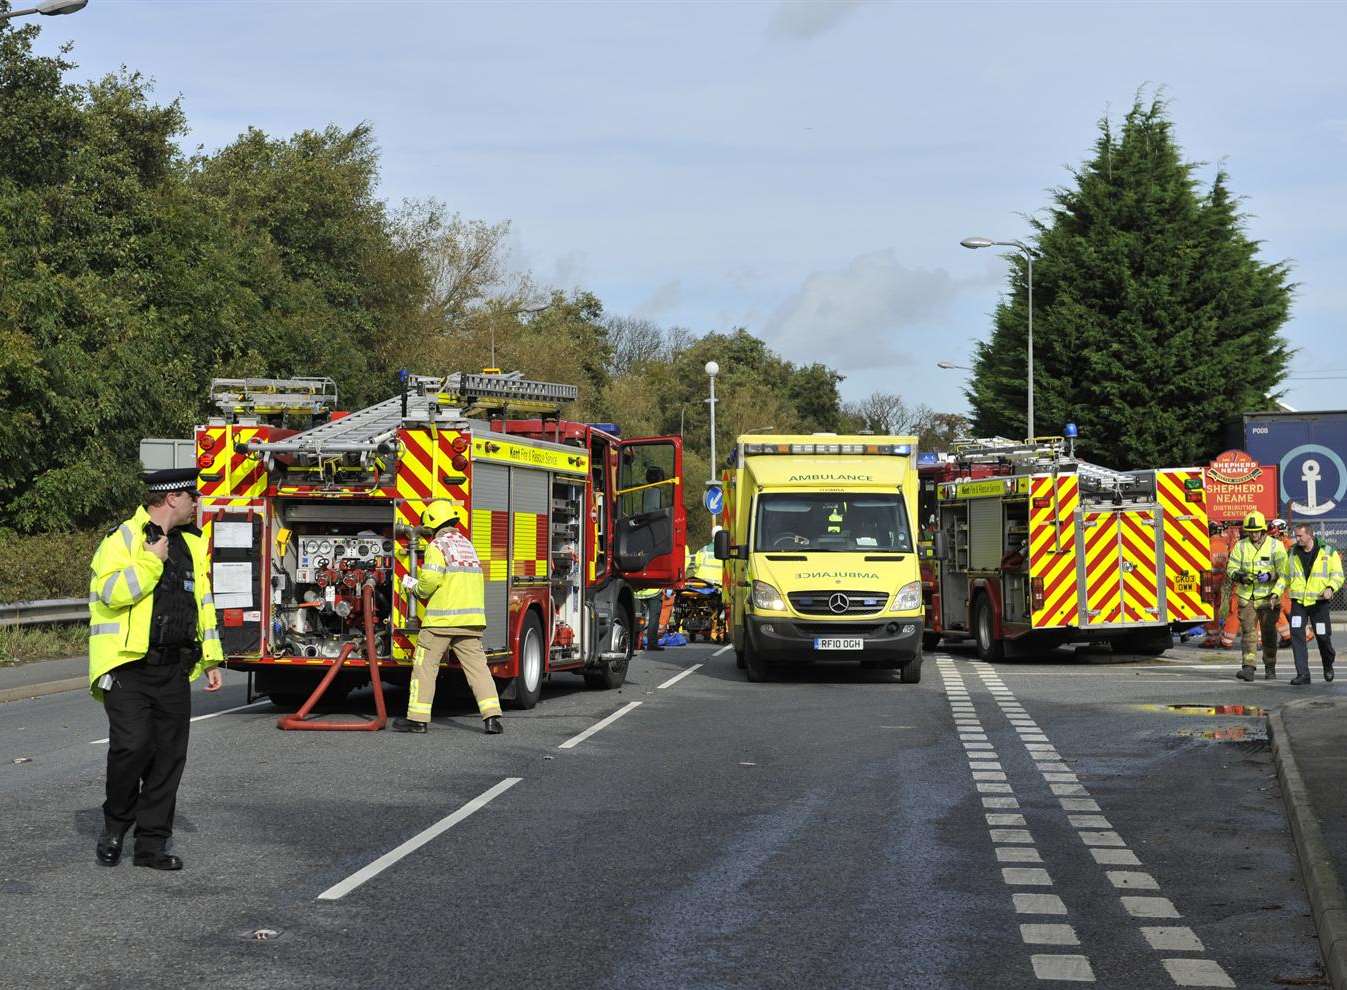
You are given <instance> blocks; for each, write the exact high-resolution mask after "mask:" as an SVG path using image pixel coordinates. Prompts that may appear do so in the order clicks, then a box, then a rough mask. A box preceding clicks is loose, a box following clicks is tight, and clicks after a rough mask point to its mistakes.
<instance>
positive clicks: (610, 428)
mask: <svg viewBox="0 0 1347 990" xmlns="http://www.w3.org/2000/svg"><path fill="white" fill-rule="evenodd" d="M585 425H586V426H588V427H589V428H590V429H592V430H602V431H603V432H604V433H611V434H612V435H613V436H615V437H618V436H621V435H622V434H621V433H620V432H619V431H618V428H617V424H616V423H586V424H585Z"/></svg>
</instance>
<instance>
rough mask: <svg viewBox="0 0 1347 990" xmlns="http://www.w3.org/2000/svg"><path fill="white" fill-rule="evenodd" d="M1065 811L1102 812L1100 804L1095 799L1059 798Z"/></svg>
mask: <svg viewBox="0 0 1347 990" xmlns="http://www.w3.org/2000/svg"><path fill="white" fill-rule="evenodd" d="M1058 802H1059V803H1060V804H1061V806H1062V810H1063V811H1100V810H1102V809H1101V808H1100V807H1099V802H1098V801H1096V800H1094V798H1059V799H1058Z"/></svg>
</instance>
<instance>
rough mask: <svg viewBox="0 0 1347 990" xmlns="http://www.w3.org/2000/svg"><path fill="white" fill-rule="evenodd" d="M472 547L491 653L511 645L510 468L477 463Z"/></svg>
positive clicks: (486, 647) (473, 483) (488, 646)
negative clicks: (483, 591) (481, 583)
mask: <svg viewBox="0 0 1347 990" xmlns="http://www.w3.org/2000/svg"><path fill="white" fill-rule="evenodd" d="M471 535H472V545H473V548H474V549H476V551H477V556H478V558H479V559H480V560H481V561H482V575H483V577H484V578H485V579H486V635H485V636H484V637H483V640H482V645H483V647H484V648H485V649H486V650H487V651H488V652H490V651H492V650H505V649H508V648H509V645H510V630H509V625H508V617H509V607H510V574H509V567H510V557H509V554H510V469H509V468H508V467H504V466H502V465H500V464H487V463H485V462H482V461H478V462H477V463H476V464H474V465H473V471H472V534H471Z"/></svg>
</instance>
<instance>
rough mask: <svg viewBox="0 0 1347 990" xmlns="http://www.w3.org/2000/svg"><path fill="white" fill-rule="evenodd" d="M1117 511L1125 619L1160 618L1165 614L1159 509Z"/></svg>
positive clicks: (1154, 620)
mask: <svg viewBox="0 0 1347 990" xmlns="http://www.w3.org/2000/svg"><path fill="white" fill-rule="evenodd" d="M1117 515H1118V536H1119V547H1120V550H1121V556H1122V565H1121V566H1122V603H1123V621H1124V622H1158V621H1160V620H1161V615H1160V585H1159V580H1158V577H1157V573H1158V570H1159V568H1158V566H1157V559H1156V552H1155V512H1154V511H1153V510H1151V509H1134V510H1132V511H1128V512H1119V513H1118V514H1117Z"/></svg>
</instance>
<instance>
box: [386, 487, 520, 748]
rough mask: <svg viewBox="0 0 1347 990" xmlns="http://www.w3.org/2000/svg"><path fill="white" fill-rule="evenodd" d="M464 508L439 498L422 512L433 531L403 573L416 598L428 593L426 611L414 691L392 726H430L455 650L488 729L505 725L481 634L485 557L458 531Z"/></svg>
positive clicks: (414, 661)
mask: <svg viewBox="0 0 1347 990" xmlns="http://www.w3.org/2000/svg"><path fill="white" fill-rule="evenodd" d="M461 518H462V509H461V508H460V507H459V506H457V505H455V504H454V503H452V502H447V501H444V500H439V501H435V502H431V503H430V504H429V505H428V506H426V511H425V512H423V513H422V514H421V529H422V531H423V532H426V533H427V534H430V535H431V541H430V543H429V544H427V546H426V551H425V557H424V559H423V560H422V562H421V568H420V571H419V572H418V573H417V575H416V576H413V575H410V574H408V575H407V576H406V577H404V578H403V579H402V584H403V587H404V588H406V589H407V590H408V591H410V592H411V593H412V594H414V595H416V597H417V598H425V599H428V601H427V602H426V617H425V619H424V621H422V623H421V630H420V632H419V633H417V637H416V652H415V653H413V654H412V684H411V694H410V696H409V697H408V699H407V717H406V718H399V719H394V720H393V731H394V732H416V733H422V732H426V731H428V729H429V727H430V708H431V705H432V704H433V703H434V701H435V678H436V676H437V675H438V674H439V670H440V661H441V660H443V659H444V656H445V654H446V653H448V652H450V651H452V652H453V655H454V659H455V660H457V661H458V662H459V665H460V666H461V667H462V668H463V673H464V675H465V676H466V677H467V678H468V687H470V688H471V689H472V696H473V697H474V698H476V699H477V709H478V711H480V712H481V713H482V729H483V731H485V732H486V733H487V735H496V734H498V733H500V732H502V731H504V730H503V728H502V727H501V724H500V698H499V697H498V696H497V694H496V682H495V680H494V679H493V678H492V676H491V670H490V669H489V668H488V667H487V665H486V652H485V651H484V650H483V649H482V634H483V633H484V632H485V631H486V587H485V584H484V580H485V579H484V576H483V574H482V562H481V560H479V559H478V557H477V551H476V550H475V549H474V548H473V545H472V541H470V540H469V539H468V538H467V537H466V536H464V535H463V534H462V533H460V532H459V531H458V529H457V525H456V524H457V523H458V522H459V520H460V519H461Z"/></svg>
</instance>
